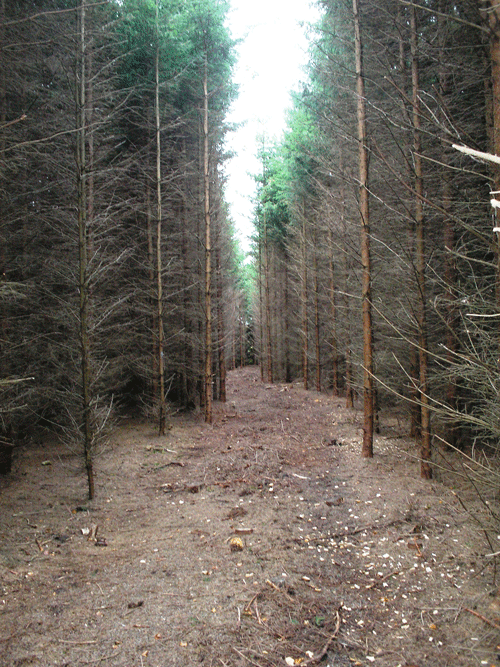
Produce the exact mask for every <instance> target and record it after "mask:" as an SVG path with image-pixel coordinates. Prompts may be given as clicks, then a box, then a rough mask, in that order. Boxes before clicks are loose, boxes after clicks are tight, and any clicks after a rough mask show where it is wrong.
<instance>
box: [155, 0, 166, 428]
mask: <svg viewBox="0 0 500 667" xmlns="http://www.w3.org/2000/svg"><path fill="white" fill-rule="evenodd" d="M158 21H159V18H158V0H156V50H155V131H156V132H155V133H156V279H157V284H156V299H157V302H156V303H157V307H156V316H157V321H158V376H159V377H158V391H159V396H158V402H159V418H158V431H159V434H160V435H165V429H166V420H167V406H166V401H165V359H164V338H165V334H164V329H163V277H162V187H161V175H162V174H161V124H160V42H159V25H158Z"/></svg>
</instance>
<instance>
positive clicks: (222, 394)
mask: <svg viewBox="0 0 500 667" xmlns="http://www.w3.org/2000/svg"><path fill="white" fill-rule="evenodd" d="M218 237H219V238H218V242H217V245H216V248H215V272H216V273H215V275H216V277H217V339H218V344H217V353H218V361H219V400H220V401H222V402H223V403H225V402H226V342H225V340H226V336H225V331H224V302H223V285H222V281H223V277H222V266H221V260H220V235H219V234H218Z"/></svg>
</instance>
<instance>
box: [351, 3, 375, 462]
mask: <svg viewBox="0 0 500 667" xmlns="http://www.w3.org/2000/svg"><path fill="white" fill-rule="evenodd" d="M353 14H354V43H355V58H356V95H357V120H358V145H359V212H360V217H361V264H362V279H361V282H362V287H361V308H362V315H363V415H364V421H363V447H362V450H361V455H362V456H363V457H365V458H370V457H372V456H373V407H374V406H373V329H372V305H371V257H370V209H369V192H368V149H367V141H366V99H365V78H364V71H363V43H362V40H361V28H360V18H359V0H353Z"/></svg>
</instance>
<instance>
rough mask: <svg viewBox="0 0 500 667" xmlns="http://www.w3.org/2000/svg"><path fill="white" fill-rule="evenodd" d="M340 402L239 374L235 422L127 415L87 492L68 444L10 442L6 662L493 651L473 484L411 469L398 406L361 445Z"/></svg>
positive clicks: (1, 558) (357, 418)
mask: <svg viewBox="0 0 500 667" xmlns="http://www.w3.org/2000/svg"><path fill="white" fill-rule="evenodd" d="M343 405H344V403H343V400H342V399H340V398H332V397H331V396H326V395H322V394H318V393H316V392H305V391H304V390H303V389H301V388H300V386H298V385H297V384H293V385H279V384H277V385H266V384H263V383H261V382H260V378H259V370H258V369H256V368H245V369H239V370H236V371H233V372H232V373H231V374H230V379H229V397H228V406H230V407H228V408H227V411H228V413H229V416H231V419H228V418H227V417H228V414H226V408H225V406H222V405H218V406H216V417H215V422H214V424H213V425H212V426H209V425H206V424H204V423H203V421H202V419H201V417H200V416H199V415H198V416H197V415H178V416H176V417H175V418H174V420H173V423H174V426H173V429H172V430H171V431H170V432H169V434H168V435H167V436H166V437H165V438H159V437H158V436H157V435H156V434H155V433H154V430H153V427H152V426H151V425H148V424H145V423H141V422H138V421H133V420H130V421H128V422H126V423H124V424H123V425H121V426H120V427H119V428H118V429H117V430H116V432H115V434H114V437H113V440H112V443H111V446H110V447H109V448H108V449H107V451H105V452H104V453H103V454H102V455H101V457H100V458H99V459H98V461H97V475H98V478H97V482H98V485H97V498H96V500H95V501H93V502H87V501H86V500H85V493H86V489H85V476H84V474H83V472H82V469H81V461H80V459H79V457H78V456H77V455H76V454H75V453H73V452H71V451H69V450H68V449H66V448H65V447H64V446H63V445H61V444H58V443H55V442H53V443H50V444H47V443H45V444H44V445H43V446H42V445H40V446H39V447H33V446H32V447H30V448H26V449H23V450H18V451H17V452H16V456H15V460H14V465H13V472H12V473H11V474H10V475H9V476H6V477H4V478H2V479H1V481H0V506H1V515H0V581H1V589H0V666H1V667H21V666H23V667H24V666H25V665H33V666H40V667H46V666H47V667H48V666H49V665H56V666H58V667H63V666H67V667H78V666H80V665H95V666H101V665H106V667H119V666H122V667H166V666H167V665H168V666H169V667H191V666H192V665H199V664H203V665H206V666H209V667H215V666H217V667H224V666H227V667H249V666H250V665H254V666H257V667H276V666H284V665H302V666H303V667H304V666H305V665H315V664H318V665H319V664H321V665H324V666H326V665H330V666H331V667H334V666H335V667H339V666H340V667H342V666H345V667H347V665H349V666H352V665H359V666H365V665H375V667H377V666H379V667H410V666H412V667H438V666H439V667H448V666H449V667H469V666H471V665H485V666H493V665H495V666H496V665H498V664H500V662H499V660H498V658H499V656H500V647H499V643H500V633H499V627H500V595H499V590H498V581H497V582H495V580H494V566H495V563H494V559H492V558H486V557H485V556H486V555H487V554H488V553H490V545H489V544H488V543H487V542H486V541H485V540H484V539H483V537H482V535H481V532H480V531H479V529H478V527H477V525H476V524H475V523H474V522H473V521H472V520H471V518H470V516H469V515H468V513H467V512H465V510H464V505H463V504H462V503H463V502H464V501H463V498H462V499H461V501H462V502H460V501H459V500H458V499H457V497H456V496H455V495H454V493H453V491H452V490H451V489H450V488H449V487H448V486H443V485H442V484H441V483H440V482H439V481H432V482H425V481H422V480H421V479H420V478H419V463H418V461H417V460H416V458H415V457H414V456H413V454H414V450H413V444H412V442H411V441H410V440H409V439H406V438H405V433H404V430H403V425H404V420H403V419H401V416H400V415H399V416H397V417H394V416H391V414H390V413H388V414H384V415H383V416H382V420H381V426H382V429H381V433H380V435H378V436H377V438H376V442H375V458H374V459H373V460H364V459H361V457H360V444H361V436H362V421H361V415H360V414H359V413H358V412H357V411H356V410H347V409H346V408H344V407H343ZM48 460H50V461H51V465H50V466H47V465H44V464H45V462H46V461H48ZM456 491H457V489H455V492H456ZM474 502H477V501H476V500H475V499H474V497H473V496H470V497H467V499H466V503H467V504H470V503H474ZM480 509H481V508H479V511H480ZM97 527H98V528H97ZM97 533H98V535H97ZM89 534H90V537H91V538H92V539H89ZM499 541H500V537H499ZM95 546H100V547H101V548H99V549H96V548H95Z"/></svg>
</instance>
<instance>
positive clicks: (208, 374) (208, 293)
mask: <svg viewBox="0 0 500 667" xmlns="http://www.w3.org/2000/svg"><path fill="white" fill-rule="evenodd" d="M203 182H204V197H203V204H204V214H205V382H204V384H205V421H206V422H208V423H209V424H211V423H212V419H213V415H212V245H211V229H210V226H211V224H210V161H209V145H208V62H207V56H206V55H205V68H204V74H203Z"/></svg>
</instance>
